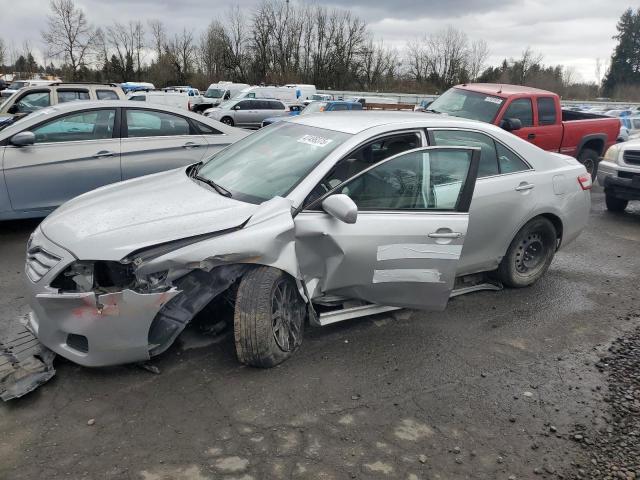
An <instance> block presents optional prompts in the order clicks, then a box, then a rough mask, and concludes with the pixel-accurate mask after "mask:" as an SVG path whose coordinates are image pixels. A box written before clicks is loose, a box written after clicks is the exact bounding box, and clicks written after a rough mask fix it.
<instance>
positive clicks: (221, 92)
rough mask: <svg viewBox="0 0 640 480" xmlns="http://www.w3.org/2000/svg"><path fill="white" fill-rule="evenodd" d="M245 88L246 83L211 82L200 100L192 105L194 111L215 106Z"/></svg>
mask: <svg viewBox="0 0 640 480" xmlns="http://www.w3.org/2000/svg"><path fill="white" fill-rule="evenodd" d="M245 88H249V85H248V84H246V83H233V82H218V83H212V84H211V85H209V88H207V91H206V92H204V96H203V97H202V101H201V102H200V103H198V104H197V105H195V106H194V107H193V111H194V112H203V111H205V110H206V109H208V108H212V107H217V106H218V105H220V104H221V103H222V102H224V101H226V100H229V99H231V98H233V97H235V96H236V95H238V94H239V93H240V92H241V91H242V90H244V89H245Z"/></svg>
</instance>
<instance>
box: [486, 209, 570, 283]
mask: <svg viewBox="0 0 640 480" xmlns="http://www.w3.org/2000/svg"><path fill="white" fill-rule="evenodd" d="M557 241H558V237H557V233H556V228H555V227H554V226H553V223H551V222H550V221H549V220H548V219H546V218H544V217H537V218H534V219H533V220H531V221H530V222H528V223H527V224H526V225H525V226H524V227H522V228H521V229H520V231H519V232H518V233H517V234H516V236H515V238H514V239H513V240H512V241H511V245H509V249H508V250H507V253H506V255H505V256H504V257H503V258H502V261H501V262H500V265H499V266H498V271H497V274H498V279H499V280H500V281H501V282H502V283H503V284H505V285H506V286H508V287H511V288H523V287H528V286H529V285H533V284H534V283H535V282H537V281H538V280H539V279H540V277H542V276H543V275H544V274H545V272H546V271H547V269H548V268H549V265H551V261H552V260H553V256H554V255H555V252H556V245H557Z"/></svg>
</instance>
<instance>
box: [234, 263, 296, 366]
mask: <svg viewBox="0 0 640 480" xmlns="http://www.w3.org/2000/svg"><path fill="white" fill-rule="evenodd" d="M283 314H284V315H283ZM305 316H306V308H305V304H304V302H303V300H302V298H301V297H300V294H299V293H298V287H297V286H296V283H295V281H294V280H293V279H292V278H291V277H290V276H288V275H287V274H286V273H284V272H283V271H281V270H278V269H276V268H271V267H258V268H256V269H255V270H251V271H249V272H248V273H247V274H246V275H245V276H244V277H242V280H241V281H240V285H239V286H238V293H237V296H236V304H235V312H234V318H233V333H234V338H235V345H236V354H237V356H238V360H239V361H240V362H241V363H244V364H245V365H251V366H253V367H260V368H269V367H273V366H275V365H278V364H279V363H282V362H284V361H285V360H287V359H288V358H289V357H291V356H292V355H293V354H294V353H295V352H296V351H297V350H298V348H300V345H301V344H302V336H303V333H304V322H305Z"/></svg>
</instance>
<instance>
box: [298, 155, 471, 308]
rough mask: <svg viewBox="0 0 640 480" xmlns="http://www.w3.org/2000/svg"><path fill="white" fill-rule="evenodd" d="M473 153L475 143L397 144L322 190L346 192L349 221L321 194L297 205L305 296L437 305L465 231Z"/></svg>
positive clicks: (443, 300) (441, 304) (447, 290)
mask: <svg viewBox="0 0 640 480" xmlns="http://www.w3.org/2000/svg"><path fill="white" fill-rule="evenodd" d="M479 158H480V152H479V150H478V149H474V148H461V147H426V148H419V149H416V150H411V151H409V152H404V153H401V154H399V155H396V156H393V157H390V158H389V159H387V160H383V161H382V162H380V163H378V164H376V165H375V166H373V167H371V168H369V169H368V170H365V171H363V172H361V173H359V174H358V175H356V176H355V177H353V178H351V179H350V180H347V181H346V182H344V183H343V184H341V185H339V186H337V187H336V188H335V189H334V190H332V191H331V192H329V193H328V194H327V196H328V195H331V194H336V193H343V194H346V195H348V196H349V197H351V199H352V200H353V201H354V202H355V203H356V205H357V206H358V219H357V221H356V223H354V224H346V223H343V222H341V221H339V220H337V219H335V218H333V217H331V216H330V215H329V214H327V213H325V212H323V211H321V210H320V205H321V200H322V199H320V200H318V201H317V202H314V203H313V204H310V205H309V207H308V208H306V209H304V210H303V211H302V212H300V213H299V214H298V215H297V216H296V218H295V225H296V252H297V257H298V261H299V265H300V269H301V272H302V274H303V277H304V280H305V283H306V286H307V290H308V292H309V294H310V295H311V297H312V298H313V299H318V298H320V297H322V296H329V295H331V296H334V295H337V296H341V297H346V298H352V299H360V300H364V301H366V302H370V303H375V304H380V305H391V306H397V307H409V308H419V309H425V310H442V309H444V308H445V306H446V304H447V301H448V299H449V296H450V294H451V290H452V289H453V283H454V280H455V275H456V269H457V264H458V260H459V258H460V254H461V252H462V246H463V244H464V239H465V236H466V234H467V226H468V223H469V214H468V211H469V205H470V203H471V197H472V195H473V189H474V186H475V181H476V177H477V174H478V163H479ZM324 198H326V196H325V197H324Z"/></svg>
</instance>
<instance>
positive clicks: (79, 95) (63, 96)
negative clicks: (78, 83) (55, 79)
mask: <svg viewBox="0 0 640 480" xmlns="http://www.w3.org/2000/svg"><path fill="white" fill-rule="evenodd" d="M74 100H89V91H88V90H58V103H66V102H73V101H74Z"/></svg>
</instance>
